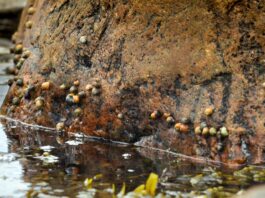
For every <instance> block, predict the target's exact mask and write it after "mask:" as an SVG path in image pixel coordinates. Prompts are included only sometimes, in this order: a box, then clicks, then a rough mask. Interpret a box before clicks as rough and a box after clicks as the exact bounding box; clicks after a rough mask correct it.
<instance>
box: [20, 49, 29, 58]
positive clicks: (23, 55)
mask: <svg viewBox="0 0 265 198" xmlns="http://www.w3.org/2000/svg"><path fill="white" fill-rule="evenodd" d="M30 54H31V52H30V51H29V50H26V51H24V52H23V54H22V58H28V57H29V56H30Z"/></svg>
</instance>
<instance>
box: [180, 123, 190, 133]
mask: <svg viewBox="0 0 265 198" xmlns="http://www.w3.org/2000/svg"><path fill="white" fill-rule="evenodd" d="M188 131H189V126H188V125H186V124H181V126H180V132H182V133H187V132H188Z"/></svg>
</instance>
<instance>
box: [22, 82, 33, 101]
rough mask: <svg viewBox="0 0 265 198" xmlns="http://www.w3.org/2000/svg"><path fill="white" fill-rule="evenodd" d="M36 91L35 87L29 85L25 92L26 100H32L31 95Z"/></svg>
mask: <svg viewBox="0 0 265 198" xmlns="http://www.w3.org/2000/svg"><path fill="white" fill-rule="evenodd" d="M34 90H35V87H34V86H33V85H29V86H28V88H27V89H26V91H25V95H24V98H26V99H30V98H31V93H32V92H33V91H34Z"/></svg>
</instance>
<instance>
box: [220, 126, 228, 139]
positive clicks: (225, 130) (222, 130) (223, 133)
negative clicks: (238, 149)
mask: <svg viewBox="0 0 265 198" xmlns="http://www.w3.org/2000/svg"><path fill="white" fill-rule="evenodd" d="M220 133H221V136H222V137H227V136H228V131H227V128H226V127H222V128H220Z"/></svg>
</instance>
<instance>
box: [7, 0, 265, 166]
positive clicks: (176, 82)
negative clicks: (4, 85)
mask: <svg viewBox="0 0 265 198" xmlns="http://www.w3.org/2000/svg"><path fill="white" fill-rule="evenodd" d="M13 39H14V41H15V43H16V48H15V49H14V52H15V53H16V54H18V55H17V56H16V60H15V61H16V62H18V65H17V67H18V68H21V69H20V71H19V75H18V80H17V81H16V82H14V83H13V85H12V86H11V88H10V90H9V93H8V96H7V98H6V101H5V105H4V107H3V112H4V113H5V114H7V115H8V116H10V117H13V118H16V119H20V120H22V121H24V122H27V123H33V124H39V125H44V126H51V127H56V126H57V129H64V130H66V131H72V132H76V131H82V132H84V133H85V134H88V135H95V136H100V137H103V138H107V139H113V140H118V141H126V142H138V145H148V146H152V147H159V148H163V149H164V148H165V149H167V148H170V149H171V151H175V152H181V153H184V154H187V155H194V156H202V157H207V158H212V159H214V160H218V161H222V162H229V163H239V164H242V163H245V162H251V163H260V162H263V160H264V157H263V155H264V152H263V147H264V143H265V142H264V138H263V136H264V133H265V127H264V121H265V120H264V113H265V105H264V104H265V103H264V101H265V100H264V99H265V95H264V94H265V89H264V86H265V84H264V82H265V75H264V73H265V55H264V49H265V47H264V46H265V45H264V44H265V2H264V1H257V0H255V1H249V0H239V1H238V0H226V1H220V0H213V1H208V0H201V1H199V0H198V1H187V0H178V1H176V0H126V1H125V0H56V1H55V0H53V1H45V0H35V1H29V2H28V6H27V7H26V8H25V9H24V12H23V15H22V18H21V23H20V27H19V29H18V32H17V33H16V34H15V35H14V38H13ZM20 44H21V45H22V46H23V49H24V52H22V51H23V50H22V49H21V47H22V46H21V45H20ZM20 53H22V56H23V57H24V58H22V59H20V57H21V55H19V54H20ZM29 54H30V56H29V57H28V55H29ZM27 57H28V58H27ZM25 58H27V59H26V60H25ZM20 78H21V79H20ZM21 81H23V82H22V83H21ZM43 83H44V84H43ZM74 84H75V87H72V86H73V85H74ZM70 87H71V88H70ZM70 92H72V93H70ZM78 92H79V95H78V94H77V93H78ZM80 92H81V93H80ZM58 123H59V124H58ZM176 123H177V124H176ZM175 124H176V126H174V125H175ZM198 126H201V128H200V127H198ZM207 128H208V129H210V128H214V129H211V134H212V135H209V134H208V133H209V132H208V130H207ZM201 130H203V131H204V132H203V133H204V135H201V134H200V133H201ZM215 130H216V131H215ZM194 131H196V133H197V134H195V132H194Z"/></svg>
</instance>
